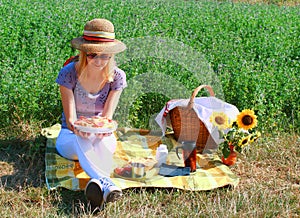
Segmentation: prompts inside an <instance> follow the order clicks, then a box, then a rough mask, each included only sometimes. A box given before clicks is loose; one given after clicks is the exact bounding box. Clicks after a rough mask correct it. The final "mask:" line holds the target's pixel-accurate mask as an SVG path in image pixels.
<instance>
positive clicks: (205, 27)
mask: <svg viewBox="0 0 300 218" xmlns="http://www.w3.org/2000/svg"><path fill="white" fill-rule="evenodd" d="M141 2H142V1H141ZM141 2H139V1H114V2H106V3H105V4H102V5H101V6H100V3H99V2H98V1H89V4H87V3H86V2H84V1H76V2H71V1H70V2H69V1H64V2H62V1H59V0H56V1H53V2H51V3H49V2H48V1H33V0H32V1H2V2H1V3H0V7H1V12H2V13H3V16H2V17H1V18H0V20H1V25H2V27H3V28H2V29H1V33H2V37H1V39H0V40H2V41H1V43H2V51H0V58H1V69H0V70H1V71H0V72H1V75H0V79H1V86H0V87H1V92H2V93H3V95H2V96H0V105H1V108H0V113H1V121H2V122H1V124H0V126H1V131H0V140H1V141H0V217H92V215H91V214H90V211H88V209H87V207H86V201H85V197H84V195H83V192H73V191H68V190H65V189H59V190H56V191H51V192H50V191H48V190H47V189H46V186H45V178H44V168H45V166H44V153H45V139H44V138H42V137H41V136H40V134H39V131H40V129H41V128H42V127H45V126H49V125H50V124H53V123H55V122H59V116H60V113H61V106H60V101H59V95H58V92H57V86H56V85H55V83H54V79H55V77H56V75H57V72H58V70H59V68H60V67H61V65H62V63H63V61H64V60H65V59H66V58H67V57H69V56H70V55H71V54H73V53H74V51H72V50H71V49H70V46H69V41H70V39H72V38H73V37H77V36H78V32H80V31H81V30H82V24H83V23H84V22H85V21H86V20H87V19H90V18H93V17H96V16H101V15H103V16H105V17H107V18H109V19H112V20H114V22H115V25H116V30H118V32H119V33H118V35H119V36H120V38H121V39H127V38H135V37H145V36H149V35H150V36H154V35H158V36H162V37H169V38H173V39H175V40H178V41H181V42H183V43H185V44H186V45H188V46H191V47H192V48H194V49H196V50H198V51H201V52H203V53H204V54H205V55H206V58H207V59H208V60H209V61H210V62H211V63H212V67H213V70H214V71H215V72H217V75H218V77H219V79H220V80H221V81H222V86H223V90H224V91H225V96H224V98H225V99H226V100H228V101H230V102H232V103H234V104H237V105H239V108H240V109H242V108H244V107H245V106H253V107H254V109H255V110H256V111H257V112H258V114H259V116H260V128H261V129H262V130H263V133H264V134H263V137H262V138H261V140H260V141H259V142H258V144H257V145H255V146H254V147H251V148H250V149H249V151H248V152H246V153H245V154H244V155H240V156H239V158H238V163H237V164H236V165H235V166H234V167H232V170H233V171H234V172H235V173H236V174H237V175H238V176H239V177H240V183H239V185H238V186H237V187H236V188H235V189H232V188H223V189H217V190H212V191H208V192H189V191H183V190H177V189H144V188H142V189H128V190H125V191H124V197H123V199H122V200H121V201H118V202H116V203H113V204H108V205H107V207H106V208H105V210H103V211H102V212H100V213H99V214H98V216H99V217H194V216H197V217H299V216H300V205H299V202H300V181H299V175H300V162H299V160H300V153H299V152H300V138H299V135H298V133H297V132H299V122H298V121H299V110H298V109H299V96H298V95H297V93H299V31H298V30H299V20H297V19H296V18H297V16H298V15H299V10H298V9H299V7H298V6H296V7H293V8H289V7H285V6H284V5H291V6H295V5H299V1H296V0H292V1H279V0H278V1H277V0H270V1H244V3H242V4H240V3H239V4H232V3H231V2H229V1H226V2H212V1H207V2H206V1H205V2H202V1H178V2H181V4H179V5H178V7H176V6H174V4H173V3H170V2H167V1H165V2H163V3H162V1H149V2H145V3H141ZM239 2H240V1H239ZM183 3H184V4H183ZM246 3H251V5H248V4H246ZM254 3H258V4H256V5H252V4H254ZM265 3H266V4H265ZM50 4H51V5H50ZM278 6H280V7H278ZM25 8H26V9H27V10H25ZM185 9H186V10H185ZM298 17H299V16H298ZM171 24H172V26H170V25H171ZM175 24H176V25H175ZM260 25H261V26H260ZM62 27H64V28H62ZM261 28H262V29H263V30H264V31H259V30H260V29H261ZM191 30H193V32H194V34H190V33H191V32H190V31H191ZM235 31H239V34H238V35H237V34H236V33H235ZM155 61H156V63H158V64H157V65H155V66H154V67H153V63H155ZM140 63H142V64H140ZM161 63H162V66H161V65H160V64H161ZM151 67H152V68H151ZM122 68H124V69H125V71H126V72H127V73H128V78H129V79H130V78H134V76H136V75H138V74H140V73H143V71H144V70H149V69H150V70H155V71H163V72H165V73H167V74H170V75H173V77H175V78H177V79H178V80H179V81H180V82H181V83H183V84H184V85H185V86H187V87H188V88H189V90H192V89H193V87H195V86H197V84H198V82H199V81H197V80H195V78H191V77H189V76H188V75H189V72H188V71H187V70H185V69H183V67H182V66H178V65H176V64H174V63H171V62H170V61H168V62H166V63H165V62H164V61H161V62H160V61H159V60H153V59H151V58H149V59H147V60H142V61H141V60H137V62H136V63H133V62H131V63H128V64H127V63H126V64H124V65H123V66H122ZM154 68H155V69H154ZM156 68H157V69H156ZM131 69H134V70H131ZM149 97H150V99H151V104H150V103H149V102H148V100H149ZM256 97H258V98H256ZM166 100H167V98H166V97H165V96H164V98H162V97H161V96H159V95H150V96H147V95H145V96H142V97H141V98H140V99H137V100H136V102H135V104H134V105H133V109H132V114H131V116H130V119H131V120H130V121H131V122H132V123H133V124H134V125H136V126H137V127H139V126H141V125H145V126H147V122H148V120H147V116H148V115H152V114H153V111H155V110H157V109H160V108H161V106H162V105H163V104H164V103H165V101H166ZM145 102H147V103H148V104H147V107H146V108H145V107H143V105H144V103H145ZM132 123H131V124H132ZM285 131H290V133H284V132H285Z"/></svg>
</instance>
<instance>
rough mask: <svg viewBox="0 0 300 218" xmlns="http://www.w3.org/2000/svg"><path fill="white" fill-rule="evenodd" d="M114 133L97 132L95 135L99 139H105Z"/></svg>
mask: <svg viewBox="0 0 300 218" xmlns="http://www.w3.org/2000/svg"><path fill="white" fill-rule="evenodd" d="M111 134H112V133H111V132H110V133H96V134H95V136H96V137H97V138H98V139H103V138H104V137H107V136H110V135H111Z"/></svg>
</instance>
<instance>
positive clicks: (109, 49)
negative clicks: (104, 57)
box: [71, 37, 126, 54]
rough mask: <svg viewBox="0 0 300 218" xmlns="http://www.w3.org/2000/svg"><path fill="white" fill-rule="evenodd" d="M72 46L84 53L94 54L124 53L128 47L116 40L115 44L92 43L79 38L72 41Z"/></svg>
mask: <svg viewBox="0 0 300 218" xmlns="http://www.w3.org/2000/svg"><path fill="white" fill-rule="evenodd" d="M71 45H72V47H73V48H75V49H78V50H81V51H84V52H94V53H100V52H101V53H109V54H116V53H120V52H122V51H124V50H125V49H126V45H125V44H124V43H123V42H121V41H119V40H117V39H115V40H114V41H113V42H91V41H87V40H85V39H84V38H83V37H78V38H75V39H72V41H71Z"/></svg>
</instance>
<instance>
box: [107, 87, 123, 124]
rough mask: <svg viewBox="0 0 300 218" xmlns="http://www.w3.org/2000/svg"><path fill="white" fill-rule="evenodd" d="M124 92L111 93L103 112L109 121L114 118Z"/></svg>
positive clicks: (113, 91) (115, 91)
mask: <svg viewBox="0 0 300 218" xmlns="http://www.w3.org/2000/svg"><path fill="white" fill-rule="evenodd" d="M122 91H123V90H112V91H110V92H109V94H108V97H107V100H106V102H105V105H104V109H103V112H102V116H103V117H107V118H109V119H112V118H113V115H114V112H115V110H116V108H117V105H118V103H119V99H120V96H121V94H122Z"/></svg>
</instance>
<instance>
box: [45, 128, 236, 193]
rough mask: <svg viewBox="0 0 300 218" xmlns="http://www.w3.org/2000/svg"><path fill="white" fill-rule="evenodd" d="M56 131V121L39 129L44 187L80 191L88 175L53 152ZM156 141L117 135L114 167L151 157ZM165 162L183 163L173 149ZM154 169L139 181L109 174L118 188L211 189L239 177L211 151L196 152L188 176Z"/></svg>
mask: <svg viewBox="0 0 300 218" xmlns="http://www.w3.org/2000/svg"><path fill="white" fill-rule="evenodd" d="M59 131H60V125H59V124H56V125H54V126H52V127H49V128H45V129H43V130H42V134H43V135H44V136H45V137H47V149H46V154H45V162H46V170H45V177H46V184H47V187H48V189H56V188H58V187H64V188H67V189H70V190H83V189H84V188H85V186H86V184H87V183H88V181H89V179H90V178H89V176H88V175H87V174H86V173H85V172H84V171H83V170H82V168H81V167H80V164H79V162H78V161H71V160H67V159H65V158H63V157H61V156H60V155H59V154H57V152H56V149H55V142H56V137H57V136H58V133H59ZM118 135H119V134H118ZM123 136H124V135H123ZM149 139H150V140H149ZM155 140H157V143H155ZM159 140H161V138H159V137H156V138H155V137H152V136H149V138H147V136H140V135H136V136H134V135H131V136H130V137H120V138H119V139H118V145H117V150H116V152H115V154H114V160H115V164H116V166H115V167H117V166H123V165H124V164H126V163H127V162H128V161H129V160H131V159H132V158H136V157H137V156H138V157H141V158H142V157H149V156H153V157H155V148H156V146H157V145H158V144H159ZM170 142H171V146H174V145H175V140H172V139H171V140H170ZM147 145H149V146H147ZM168 164H172V165H177V166H183V161H182V160H179V159H178V158H177V156H176V154H175V152H174V151H173V149H171V151H170V152H169V155H168ZM158 171H159V169H158V168H152V169H151V170H149V171H147V173H146V176H145V177H144V178H141V179H139V180H129V179H124V178H118V177H116V176H114V175H113V173H112V176H111V179H112V181H113V182H114V183H115V184H116V186H118V187H120V188H121V189H126V188H132V187H165V188H179V189H185V190H193V191H200V190H212V189H215V188H219V187H224V186H227V185H230V186H233V187H235V186H236V185H237V184H238V182H239V178H238V177H237V176H236V175H235V174H233V172H232V171H231V170H230V168H228V167H227V166H226V165H224V164H222V162H221V161H220V159H219V157H218V156H217V155H216V154H215V153H213V152H212V153H211V154H197V171H196V173H192V174H191V175H189V176H174V177H164V176H160V175H158Z"/></svg>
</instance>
